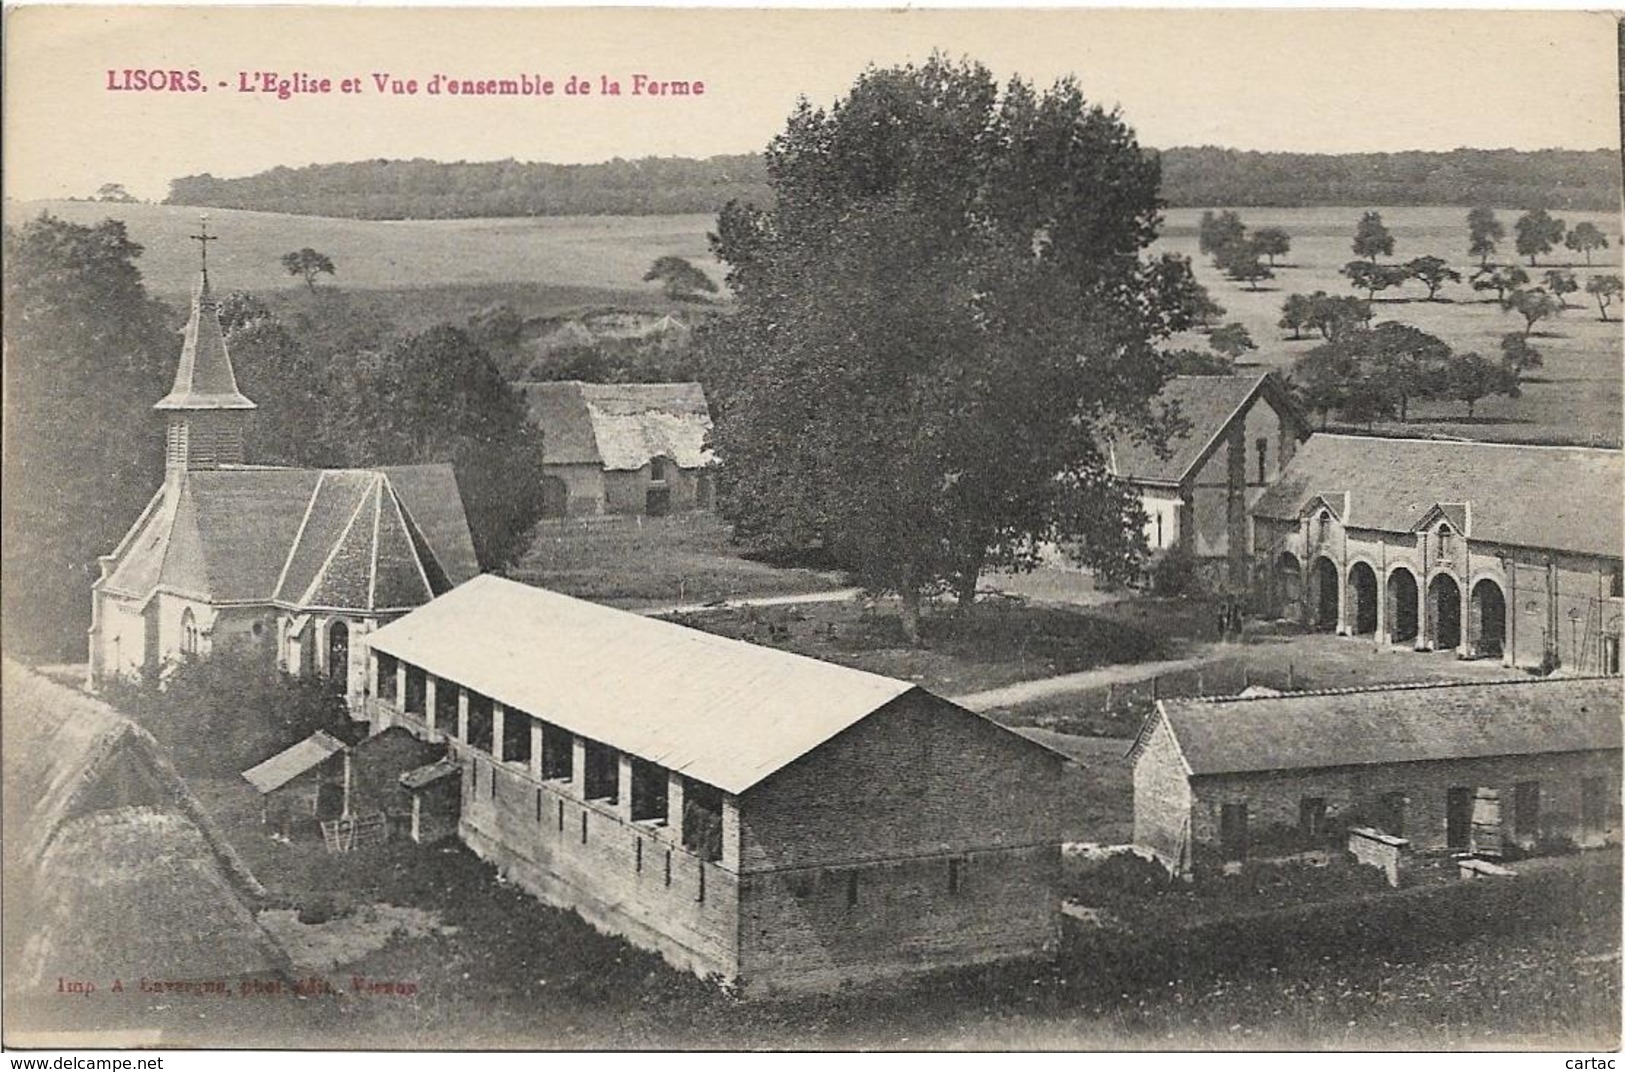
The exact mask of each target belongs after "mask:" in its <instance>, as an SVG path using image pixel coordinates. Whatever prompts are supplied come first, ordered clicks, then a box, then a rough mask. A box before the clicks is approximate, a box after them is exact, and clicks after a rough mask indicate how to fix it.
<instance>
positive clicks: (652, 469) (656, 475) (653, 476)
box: [649, 458, 666, 483]
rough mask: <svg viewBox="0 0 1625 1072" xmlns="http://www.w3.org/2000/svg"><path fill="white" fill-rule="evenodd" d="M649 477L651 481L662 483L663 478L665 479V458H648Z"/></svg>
mask: <svg viewBox="0 0 1625 1072" xmlns="http://www.w3.org/2000/svg"><path fill="white" fill-rule="evenodd" d="M649 479H650V480H652V481H655V482H656V483H662V482H664V481H665V479H666V459H664V458H650V459H649Z"/></svg>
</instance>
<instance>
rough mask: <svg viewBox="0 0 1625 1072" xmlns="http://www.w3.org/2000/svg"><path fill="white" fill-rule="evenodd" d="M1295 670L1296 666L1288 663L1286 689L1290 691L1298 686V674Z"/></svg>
mask: <svg viewBox="0 0 1625 1072" xmlns="http://www.w3.org/2000/svg"><path fill="white" fill-rule="evenodd" d="M1295 670H1296V668H1295V667H1294V666H1293V664H1292V663H1287V664H1286V691H1288V692H1293V691H1296V689H1297V687H1298V675H1297V673H1296V672H1295Z"/></svg>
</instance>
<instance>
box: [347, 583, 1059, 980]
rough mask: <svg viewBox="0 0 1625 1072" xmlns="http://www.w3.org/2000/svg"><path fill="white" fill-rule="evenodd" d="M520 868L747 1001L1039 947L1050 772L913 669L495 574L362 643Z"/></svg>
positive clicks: (1014, 738) (538, 890) (1049, 845)
mask: <svg viewBox="0 0 1625 1072" xmlns="http://www.w3.org/2000/svg"><path fill="white" fill-rule="evenodd" d="M368 646H369V650H370V652H371V665H372V671H371V673H372V675H373V678H374V686H375V687H374V688H373V690H372V696H373V699H372V700H371V712H372V717H373V728H374V729H375V730H381V729H383V728H385V727H390V726H406V727H408V728H410V729H412V730H413V731H414V732H415V733H418V734H420V735H421V736H423V737H424V738H426V739H431V740H436V741H442V740H443V741H446V742H448V744H449V746H450V750H451V755H452V757H453V758H454V760H455V761H456V762H457V763H458V764H460V766H461V769H462V778H461V783H462V795H461V805H460V806H461V817H460V822H459V833H460V836H461V837H462V839H463V841H464V842H466V843H467V844H468V845H469V846H470V847H472V848H473V849H474V851H476V852H477V853H479V854H480V855H481V856H483V857H485V858H486V859H488V860H491V861H492V862H493V863H495V864H496V865H497V866H498V867H499V868H500V869H501V871H502V872H503V873H504V874H505V875H506V876H507V877H508V878H510V879H511V880H513V881H515V882H518V883H519V884H521V885H522V886H524V887H525V888H526V889H528V890H530V891H531V892H532V893H534V894H536V895H537V896H538V897H540V898H542V899H543V900H545V901H547V902H549V903H551V904H554V905H560V906H564V907H568V908H573V909H575V910H576V911H578V912H580V913H581V915H582V916H584V917H585V918H587V919H588V920H590V921H591V922H593V923H594V924H595V925H597V926H599V927H600V928H602V929H604V930H606V931H609V932H612V933H615V934H620V935H623V936H625V937H626V938H628V939H630V940H631V941H633V942H634V943H636V944H638V945H641V946H644V947H646V948H650V949H654V950H658V951H659V952H660V953H662V954H663V955H664V956H665V957H666V958H667V959H668V960H669V961H671V962H672V963H673V964H675V965H677V966H679V967H683V968H688V969H691V970H693V971H695V972H696V973H698V974H701V975H706V976H711V975H715V976H719V977H721V978H723V979H727V980H731V981H733V982H735V983H736V984H738V985H739V986H741V988H742V989H744V990H746V991H747V992H752V993H757V992H768V991H806V990H817V989H826V988H830V987H833V986H836V985H839V984H841V983H843V982H849V981H864V980H872V979H881V978H888V977H894V976H902V975H908V974H911V973H917V972H924V971H930V970H933V969H939V968H944V967H950V966H955V965H966V964H977V963H984V962H990V961H1000V960H1006V959H1011V958H1023V957H1030V956H1035V955H1038V954H1041V953H1043V952H1045V951H1046V950H1047V949H1049V948H1050V947H1051V946H1052V944H1053V943H1054V942H1055V940H1056V938H1057V936H1058V927H1059V893H1058V886H1057V883H1058V880H1059V869H1060V841H1061V838H1060V835H1059V826H1058V817H1057V805H1058V801H1057V799H1056V798H1057V796H1058V794H1057V792H1056V788H1057V785H1058V782H1059V778H1060V775H1061V765H1062V763H1063V759H1062V757H1061V756H1059V755H1058V754H1056V753H1054V752H1051V751H1049V750H1048V749H1046V748H1044V747H1042V746H1040V745H1038V744H1035V743H1033V742H1031V741H1029V740H1027V739H1026V738H1023V737H1021V736H1018V735H1017V734H1014V733H1012V732H1010V731H1008V730H1006V729H1004V728H1002V727H1000V726H998V725H997V724H995V723H993V722H991V721H988V720H986V719H984V718H982V717H981V716H978V715H975V714H972V713H971V712H969V711H967V710H965V709H963V708H961V707H958V706H956V705H954V704H952V703H949V702H948V701H946V700H942V699H939V698H938V697H936V696H933V695H931V694H930V693H928V692H925V691H924V690H922V689H920V688H918V687H916V686H914V685H911V684H909V683H908V682H904V681H895V680H892V679H889V678H884V677H879V676H877V675H874V674H869V673H864V672H862V671H858V670H852V669H848V668H845V667H840V666H835V665H832V664H829V663H825V662H820V661H818V660H815V659H808V658H805V657H802V656H799V655H793V654H790V653H787V652H784V651H779V650H775V649H770V648H764V647H758V646H756V645H752V644H747V643H744V642H741V641H737V640H731V639H727V638H724V637H718V636H714V635H711V634H708V633H702V632H698V631H696V630H691V629H687V628H684V627H682V626H678V625H675V624H672V623H669V622H663V621H658V620H655V619H651V618H646V617H643V616H640V615H637V614H632V613H628V612H626V611H620V610H615V609H612V608H609V607H603V606H599V605H597V604H593V603H587V602H583V601H580V600H576V599H571V598H569V597H566V596H562V595H557V594H555V593H552V592H547V591H543V590H540V589H537V588H531V587H528V586H525V585H521V584H516V583H514V582H512V581H507V580H503V579H500V578H497V577H492V576H483V577H479V578H476V579H475V580H473V581H470V582H468V583H467V584H464V585H462V586H460V587H459V588H457V589H455V590H454V591H452V592H450V593H448V594H446V595H444V596H441V597H440V598H438V599H436V600H435V601H434V602H432V603H430V604H428V605H427V606H425V607H422V608H420V609H419V610H416V611H414V612H413V613H411V614H408V615H406V616H405V617H403V618H401V619H400V620H399V621H397V622H394V623H392V624H390V625H388V626H385V627H384V628H382V629H380V630H378V631H377V632H375V633H373V634H371V635H370V636H369V637H368Z"/></svg>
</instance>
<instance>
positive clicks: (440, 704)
mask: <svg viewBox="0 0 1625 1072" xmlns="http://www.w3.org/2000/svg"><path fill="white" fill-rule="evenodd" d="M434 724H435V728H436V729H441V730H444V729H447V728H456V726H457V686H456V685H454V684H452V683H451V682H449V681H447V680H446V679H445V678H436V679H435V683H434Z"/></svg>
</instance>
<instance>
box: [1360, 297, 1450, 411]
mask: <svg viewBox="0 0 1625 1072" xmlns="http://www.w3.org/2000/svg"><path fill="white" fill-rule="evenodd" d="M1346 345H1348V346H1350V347H1351V348H1352V349H1353V350H1354V352H1355V354H1356V356H1357V357H1358V358H1359V359H1360V360H1361V361H1362V362H1363V363H1366V364H1368V365H1369V367H1370V369H1371V373H1370V374H1371V376H1372V377H1373V378H1374V379H1377V380H1380V381H1381V382H1382V383H1383V384H1385V385H1386V387H1387V388H1388V390H1389V391H1391V392H1392V394H1393V397H1394V399H1395V401H1396V402H1397V403H1398V405H1399V419H1400V420H1401V421H1408V420H1410V403H1411V401H1412V400H1413V399H1418V398H1423V399H1426V398H1436V397H1438V395H1439V393H1440V392H1441V391H1442V390H1443V388H1444V380H1445V370H1446V369H1447V368H1448V367H1449V363H1450V360H1451V357H1452V356H1453V355H1452V352H1451V349H1450V346H1449V344H1447V343H1446V342H1445V341H1444V340H1443V339H1440V338H1439V337H1438V336H1435V335H1429V334H1428V333H1427V332H1425V331H1421V330H1419V329H1417V328H1414V327H1412V326H1411V325H1409V324H1401V323H1399V322H1398V321H1397V320H1387V321H1384V322H1383V323H1381V324H1378V325H1377V326H1376V327H1374V328H1372V329H1370V330H1369V331H1361V332H1355V333H1353V334H1352V335H1350V336H1348V341H1347V343H1346Z"/></svg>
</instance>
